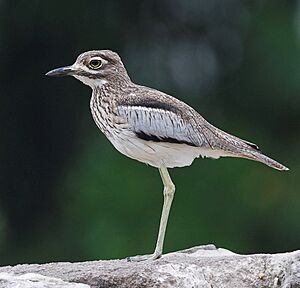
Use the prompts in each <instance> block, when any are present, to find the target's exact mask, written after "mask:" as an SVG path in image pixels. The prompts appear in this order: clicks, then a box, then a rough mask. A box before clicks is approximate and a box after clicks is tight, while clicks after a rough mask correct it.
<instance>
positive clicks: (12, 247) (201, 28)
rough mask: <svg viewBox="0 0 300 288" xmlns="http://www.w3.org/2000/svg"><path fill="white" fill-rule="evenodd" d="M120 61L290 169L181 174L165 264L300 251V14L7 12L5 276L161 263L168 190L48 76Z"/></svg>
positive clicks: (194, 4) (252, 166) (274, 5)
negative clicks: (157, 250) (216, 255)
mask: <svg viewBox="0 0 300 288" xmlns="http://www.w3.org/2000/svg"><path fill="white" fill-rule="evenodd" d="M105 48H106V49H107V48H108V49H112V50H115V51H117V52H118V53H119V54H120V55H121V57H122V59H123V62H124V63H125V65H126V67H127V69H128V73H129V75H130V76H131V78H132V80H133V81H134V82H136V83H139V84H143V85H146V86H150V87H154V88H157V89H160V90H162V91H165V92H167V93H170V94H172V95H174V96H176V97H177V98H179V99H181V100H183V101H185V102H187V103H189V104H190V105H192V106H193V107H194V108H195V109H196V110H197V111H199V112H200V113H201V114H202V115H203V116H204V117H205V118H206V119H207V120H209V121H210V122H211V123H212V124H214V125H216V126H217V127H219V128H221V129H224V130H225V131H228V132H230V133H232V134H235V135H237V136H239V137H241V138H244V139H247V140H250V141H252V142H254V143H257V144H258V145H259V146H260V148H261V150H262V151H264V152H265V153H266V154H267V155H269V156H271V157H273V158H275V159H277V160H278V161H280V162H282V163H283V164H285V165H287V166H288V167H290V169H291V171H289V172H287V173H280V172H278V171H275V170H272V169H270V168H268V167H267V166H264V165H262V164H260V163H255V162H251V161H248V160H238V159H229V158H228V159H221V160H217V161H215V160H210V159H199V160H196V161H195V162H194V164H193V165H192V166H191V167H187V168H181V169H172V170H171V176H172V178H173V180H174V182H175V184H176V187H177V190H176V194H175V200H174V205H173V207H172V210H171V215H170V220H169V225H168V229H167V235H166V242H165V252H168V251H174V250H178V249H183V248H187V247H190V246H193V245H200V244H207V243H214V244H215V245H217V246H218V247H224V248H228V249H231V250H233V251H235V252H238V253H256V252H266V253H268V252H283V251H290V250H294V249H299V247H300V217H299V216H300V213H299V210H300V209H299V208H300V189H299V184H300V152H299V145H300V133H299V132H300V121H299V116H300V115H299V113H300V97H299V93H300V81H299V79H300V78H299V76H300V74H299V72H300V69H299V68H300V49H299V48H300V1H238V0H230V1H221V0H219V1H217V0H205V1H203V0H202V1H199V0H197V1H196V0H193V1H183V0H172V1H171V0H162V1H161V0H154V1H146V0H142V1H137V0H134V1H117V0H102V1H75V0H72V1H70V0H68V1H58V0H52V1H41V0H31V1H8V0H0V63H1V69H0V79H1V80H0V81H1V85H0V91H1V106H0V112H1V113H0V116H1V121H0V123H1V124H0V125H1V126H0V127H1V142H0V145H1V146H0V147H1V149H0V164H1V166H0V169H1V171H0V180H1V183H0V189H1V191H0V265H6V264H15V263H25V262H26V263H33V262H49V261H83V260H89V259H110V258H123V257H126V256H129V255H135V254H143V253H150V252H152V251H153V249H154V245H155V241H156V235H157V230H158V224H159V217H160V213H161V206H162V184H161V180H160V177H159V173H158V171H157V170H156V169H154V168H152V167H147V166H146V165H144V164H142V163H139V162H136V161H133V160H131V159H128V158H126V157H125V156H123V155H121V154H120V153H119V152H117V151H116V150H115V149H114V148H113V147H112V145H111V144H110V143H109V142H108V140H107V139H106V138H105V137H104V136H103V135H102V134H101V133H100V132H99V130H98V129H97V128H96V125H95V124H94V122H93V120H92V118H91V115H90V111H89V97H90V94H91V91H90V89H89V88H88V87H86V86H84V85H82V84H81V83H80V82H79V81H76V80H74V79H71V78H65V79H48V78H46V77H45V76H44V74H45V72H47V71H48V70H50V69H52V68H56V67H59V66H63V65H67V64H71V63H73V62H74V60H75V58H76V57H77V55H78V54H79V53H81V52H83V51H87V50H91V49H105Z"/></svg>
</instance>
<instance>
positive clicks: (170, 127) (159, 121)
mask: <svg viewBox="0 0 300 288" xmlns="http://www.w3.org/2000/svg"><path fill="white" fill-rule="evenodd" d="M118 113H119V115H120V116H121V117H123V118H125V119H126V121H127V122H128V124H129V128H130V129H131V131H132V132H134V133H135V134H136V135H137V136H138V137H140V138H142V139H144V140H151V141H161V142H171V143H185V144H188V145H192V146H202V145H203V143H204V140H203V139H202V138H201V135H199V133H197V131H195V129H194V128H193V126H192V124H191V123H188V122H187V121H185V120H184V119H183V118H182V117H181V115H180V114H176V113H175V112H173V111H169V110H164V109H160V108H149V107H143V106H126V105H120V106H118Z"/></svg>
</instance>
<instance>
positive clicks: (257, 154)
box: [214, 129, 289, 171]
mask: <svg viewBox="0 0 300 288" xmlns="http://www.w3.org/2000/svg"><path fill="white" fill-rule="evenodd" d="M214 134H215V135H217V136H218V139H219V140H220V139H222V141H220V142H219V143H222V144H223V147H224V146H225V147H227V149H226V150H227V151H226V152H227V155H226V156H231V157H241V158H246V159H250V160H254V161H258V162H261V163H263V164H265V165H268V166H269V167H271V168H274V169H277V170H280V171H287V170H289V168H287V167H285V166H284V165H282V164H280V163H279V162H277V161H275V160H273V159H271V158H270V157H268V156H266V155H264V154H263V153H262V152H261V151H260V150H259V148H258V146H257V145H256V144H254V143H251V142H249V141H246V140H243V139H241V138H238V137H236V136H233V135H230V134H228V133H226V132H224V131H221V130H219V129H215V130H214ZM224 143H226V144H224ZM223 149H224V148H223Z"/></svg>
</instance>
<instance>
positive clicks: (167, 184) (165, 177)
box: [127, 167, 175, 261]
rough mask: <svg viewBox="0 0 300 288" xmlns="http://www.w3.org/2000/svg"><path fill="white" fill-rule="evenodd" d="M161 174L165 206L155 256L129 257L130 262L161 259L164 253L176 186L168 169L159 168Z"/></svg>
mask: <svg viewBox="0 0 300 288" xmlns="http://www.w3.org/2000/svg"><path fill="white" fill-rule="evenodd" d="M159 173H160V176H161V179H162V182H163V184H164V192H163V193H164V204H163V209H162V214H161V218H160V225H159V232H158V237H157V242H156V247H155V250H154V253H153V254H150V255H138V256H134V257H128V258H127V260H128V261H143V260H150V259H152V260H154V259H157V258H160V257H161V255H162V251H163V245H164V239H165V233H166V228H167V223H168V218H169V212H170V208H171V205H172V201H173V197H174V193H175V185H174V184H173V182H172V180H171V177H170V174H169V172H168V170H167V168H165V167H162V168H159Z"/></svg>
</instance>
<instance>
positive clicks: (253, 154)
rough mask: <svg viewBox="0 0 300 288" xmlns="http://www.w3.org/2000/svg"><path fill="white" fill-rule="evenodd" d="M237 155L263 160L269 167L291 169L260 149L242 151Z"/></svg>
mask: <svg viewBox="0 0 300 288" xmlns="http://www.w3.org/2000/svg"><path fill="white" fill-rule="evenodd" d="M236 156H237V157H242V158H246V159H250V160H254V161H258V162H261V163H263V164H266V165H268V166H269V167H271V168H274V169H277V170H279V171H288V170H289V168H287V167H286V166H284V165H282V164H280V163H279V162H277V161H275V160H273V159H271V158H270V157H268V156H266V155H264V154H262V153H260V152H258V151H241V152H240V153H238V154H237V155H236Z"/></svg>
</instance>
